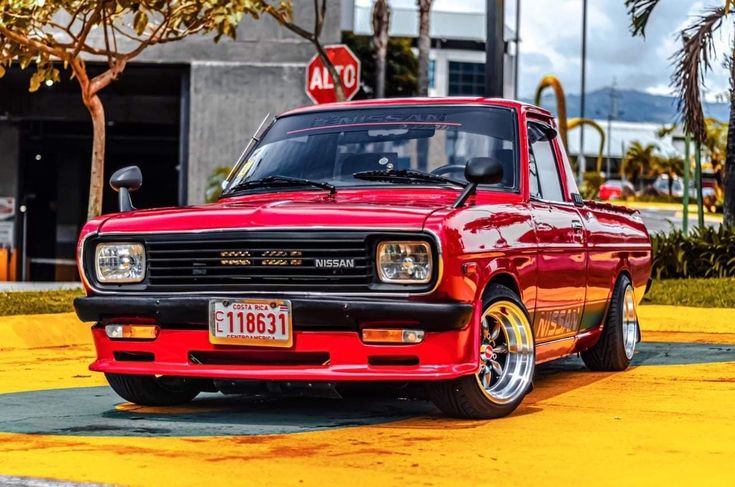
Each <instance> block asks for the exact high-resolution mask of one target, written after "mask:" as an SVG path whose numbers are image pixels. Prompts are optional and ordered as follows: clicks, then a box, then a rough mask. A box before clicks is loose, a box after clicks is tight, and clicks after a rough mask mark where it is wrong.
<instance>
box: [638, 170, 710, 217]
mask: <svg viewBox="0 0 735 487" xmlns="http://www.w3.org/2000/svg"><path fill="white" fill-rule="evenodd" d="M652 188H653V190H654V191H655V193H656V194H657V195H659V196H673V197H675V198H683V197H684V181H683V180H682V179H681V178H679V177H674V179H673V181H672V182H671V193H669V175H668V174H660V175H659V176H658V177H657V178H656V180H655V181H654V182H653V185H652ZM689 199H690V201H692V202H696V201H697V187H696V185H695V184H694V181H689ZM702 201H703V202H704V207H705V208H707V209H709V210H710V211H713V212H714V211H715V210H716V207H717V192H716V190H715V186H714V180H712V179H706V178H703V179H702Z"/></svg>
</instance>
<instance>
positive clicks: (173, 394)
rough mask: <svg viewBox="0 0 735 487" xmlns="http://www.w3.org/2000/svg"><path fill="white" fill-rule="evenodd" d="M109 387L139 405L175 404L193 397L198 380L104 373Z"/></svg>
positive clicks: (198, 387)
mask: <svg viewBox="0 0 735 487" xmlns="http://www.w3.org/2000/svg"><path fill="white" fill-rule="evenodd" d="M105 377H106V378H107V382H108V383H109V384H110V387H112V389H113V390H114V391H115V392H116V393H117V394H118V395H119V396H120V397H122V398H123V399H125V400H127V401H130V402H132V403H135V404H140V405H141V406H175V405H178V404H185V403H187V402H190V401H191V400H192V399H194V398H195V397H196V396H197V394H199V392H200V390H201V389H200V385H201V384H200V381H198V380H195V379H189V378H186V377H169V376H161V377H156V376H154V375H122V374H105Z"/></svg>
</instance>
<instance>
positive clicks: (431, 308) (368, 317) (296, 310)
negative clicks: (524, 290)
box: [74, 296, 473, 331]
mask: <svg viewBox="0 0 735 487" xmlns="http://www.w3.org/2000/svg"><path fill="white" fill-rule="evenodd" d="M222 298H224V296H223V297H222ZM210 299H211V298H210V297H203V296H195V297H191V296H187V297H174V298H157V297H156V298H154V297H140V296H90V297H84V298H76V299H75V300H74V308H75V309H76V312H77V316H78V317H79V319H80V320H82V321H88V322H100V321H105V320H115V319H119V318H126V319H135V318H142V319H145V318H148V319H150V318H153V319H155V321H156V323H158V324H159V325H161V326H163V327H170V328H176V327H189V328H190V327H192V326H195V327H202V328H206V326H207V324H208V321H209V317H208V313H209V300H210ZM232 299H238V298H232ZM285 299H289V298H285ZM289 300H290V301H291V305H292V309H293V320H294V328H295V329H297V330H315V331H316V330H324V331H326V330H330V331H357V330H359V329H360V326H361V325H364V324H367V323H369V324H370V326H371V327H376V328H380V327H386V328H387V327H395V326H396V325H399V326H401V325H405V326H411V327H416V328H419V329H422V330H426V331H450V330H459V329H462V328H464V327H465V326H466V325H467V323H468V322H469V320H470V316H471V315H472V311H473V306H472V305H471V304H465V303H457V302H439V303H426V302H413V301H398V300H394V299H347V298H342V299H338V298H324V299H313V298H293V299H289Z"/></svg>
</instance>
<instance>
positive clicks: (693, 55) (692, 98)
mask: <svg viewBox="0 0 735 487" xmlns="http://www.w3.org/2000/svg"><path fill="white" fill-rule="evenodd" d="M727 12H728V11H727V10H726V9H725V8H715V9H712V10H709V11H708V12H706V13H705V14H704V15H702V16H700V17H697V18H696V19H694V20H693V21H692V23H691V24H690V25H689V26H688V27H686V28H684V30H682V31H681V33H680V34H679V37H680V38H681V39H682V41H683V43H684V45H683V46H682V48H681V49H679V50H678V51H677V52H676V53H675V54H674V56H673V64H674V74H673V75H672V77H671V84H672V86H673V87H674V89H675V90H676V92H677V93H678V96H679V101H678V109H679V112H680V114H681V116H682V119H683V121H684V128H685V130H686V131H687V132H690V133H691V134H692V135H693V136H694V138H695V140H696V141H698V142H704V140H705V138H706V136H707V129H706V126H705V121H704V112H703V110H702V92H701V88H702V85H703V84H704V77H705V74H706V73H707V72H708V71H709V70H710V69H711V67H712V64H711V62H712V59H714V57H715V55H716V53H715V47H714V43H713V35H714V33H715V31H717V29H719V28H720V27H721V26H722V19H723V18H724V17H725V15H727Z"/></svg>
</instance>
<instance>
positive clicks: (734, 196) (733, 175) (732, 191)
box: [722, 58, 735, 228]
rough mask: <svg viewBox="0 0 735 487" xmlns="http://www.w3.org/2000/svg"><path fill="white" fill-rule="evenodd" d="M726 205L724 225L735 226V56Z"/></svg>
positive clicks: (731, 85) (732, 59)
mask: <svg viewBox="0 0 735 487" xmlns="http://www.w3.org/2000/svg"><path fill="white" fill-rule="evenodd" d="M724 181H725V184H724V186H725V188H724V189H725V205H724V217H723V221H722V223H723V225H725V226H726V227H728V228H735V58H731V60H730V124H729V125H728V127H727V151H726V153H725V177H724Z"/></svg>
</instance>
